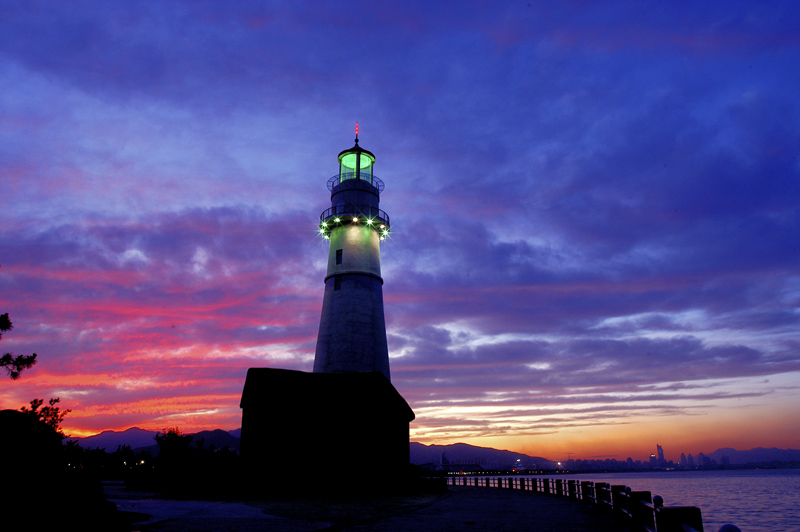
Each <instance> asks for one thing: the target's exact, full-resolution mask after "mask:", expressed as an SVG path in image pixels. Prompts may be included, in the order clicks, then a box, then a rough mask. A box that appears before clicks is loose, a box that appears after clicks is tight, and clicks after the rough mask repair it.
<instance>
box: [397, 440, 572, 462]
mask: <svg viewBox="0 0 800 532" xmlns="http://www.w3.org/2000/svg"><path fill="white" fill-rule="evenodd" d="M410 454H411V463H412V464H417V465H422V464H434V465H440V464H450V465H460V464H477V465H480V466H482V467H483V469H492V468H506V467H512V466H514V465H515V464H516V463H517V460H520V465H522V466H524V467H526V468H528V469H537V468H551V467H555V466H556V463H555V462H552V461H550V460H548V459H547V458H542V457H540V456H528V455H526V454H522V453H515V452H513V451H501V450H499V449H492V448H491V447H477V446H475V445H468V444H466V443H454V444H452V445H423V444H421V443H417V442H411V445H410Z"/></svg>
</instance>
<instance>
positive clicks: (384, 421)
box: [240, 368, 414, 491]
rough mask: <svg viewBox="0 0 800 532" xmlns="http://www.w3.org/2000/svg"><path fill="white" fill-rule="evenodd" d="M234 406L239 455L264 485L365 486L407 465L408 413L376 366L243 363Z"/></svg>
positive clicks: (268, 487)
mask: <svg viewBox="0 0 800 532" xmlns="http://www.w3.org/2000/svg"><path fill="white" fill-rule="evenodd" d="M240 406H241V408H242V436H241V449H240V452H241V457H242V460H243V462H244V464H245V467H246V469H247V473H248V475H249V476H250V477H251V479H255V478H257V479H259V480H258V481H257V482H258V483H260V484H261V486H260V487H261V488H262V489H264V490H266V491H270V490H274V489H278V490H280V489H282V488H289V489H296V490H298V489H299V490H302V491H314V489H331V488H336V489H339V488H342V489H348V488H351V489H371V487H370V484H371V482H370V481H369V478H370V477H374V478H375V486H379V485H380V484H385V483H386V478H387V477H390V476H392V475H397V476H398V478H400V477H402V475H403V473H404V472H406V471H407V470H408V468H409V423H410V422H411V421H412V420H413V419H414V412H413V411H412V410H411V408H410V407H409V406H408V403H406V401H405V399H403V397H402V396H401V395H400V394H399V393H398V392H397V390H396V389H395V387H394V386H393V385H392V383H391V382H389V380H388V379H387V378H386V377H385V376H384V375H383V374H381V373H379V372H364V373H306V372H302V371H292V370H285V369H273V368H250V369H249V370H248V371H247V380H246V381H245V385H244V391H243V392H242V400H241V404H240ZM379 475H380V480H379ZM365 480H366V482H365Z"/></svg>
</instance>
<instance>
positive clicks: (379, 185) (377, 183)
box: [328, 172, 384, 194]
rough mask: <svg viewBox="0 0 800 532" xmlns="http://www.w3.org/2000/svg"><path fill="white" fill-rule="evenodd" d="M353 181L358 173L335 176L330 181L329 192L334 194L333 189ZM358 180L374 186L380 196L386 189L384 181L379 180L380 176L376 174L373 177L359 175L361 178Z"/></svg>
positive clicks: (365, 174)
mask: <svg viewBox="0 0 800 532" xmlns="http://www.w3.org/2000/svg"><path fill="white" fill-rule="evenodd" d="M351 179H356V173H355V172H344V173H342V174H341V175H339V174H336V175H335V176H333V177H331V178H330V179H328V190H330V191H331V192H333V188H334V187H335V186H337V185H341V184H343V183H345V182H346V181H349V180H351ZM358 179H359V181H363V182H365V183H367V184H369V185H372V187H374V188H375V189H377V191H378V194H380V193H381V192H383V188H384V184H383V181H382V180H381V179H380V178H378V176H376V175H375V174H372V175H370V174H367V173H363V174H359V178H358Z"/></svg>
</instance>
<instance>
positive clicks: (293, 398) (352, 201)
mask: <svg viewBox="0 0 800 532" xmlns="http://www.w3.org/2000/svg"><path fill="white" fill-rule="evenodd" d="M374 165H375V155H373V154H372V153H370V152H369V151H367V150H365V149H363V148H362V147H360V146H359V145H358V126H356V143H355V146H353V147H352V148H350V149H348V150H344V151H343V152H341V153H340V154H339V171H338V172H337V174H336V175H335V176H333V177H331V178H330V179H329V180H328V189H329V190H330V191H331V207H330V209H326V210H325V211H324V212H323V213H322V215H321V216H320V221H319V232H320V235H321V236H322V237H323V238H325V239H326V240H328V242H329V250H328V269H327V273H326V275H325V295H324V297H323V300H322V317H321V319H320V324H319V334H318V336H317V350H316V357H315V359H314V371H313V372H311V373H307V372H303V371H295V370H288V369H279V368H273V367H264V368H250V369H249V370H248V371H247V378H246V379H245V384H244V390H242V400H241V403H240V406H241V408H242V435H241V443H240V455H241V457H242V459H243V460H244V461H245V462H246V464H247V465H246V467H245V470H246V471H247V474H246V475H245V477H246V480H247V481H248V482H252V483H253V485H254V486H256V487H257V488H258V489H263V481H264V479H265V478H269V479H272V480H273V482H274V487H275V489H277V490H279V491H280V493H285V492H286V491H287V490H289V491H298V492H305V491H314V490H321V489H322V490H327V491H330V490H336V491H337V492H342V491H343V490H344V491H347V490H356V491H358V490H362V491H363V490H364V489H368V490H369V491H370V492H371V493H372V492H375V491H376V490H377V491H380V490H381V489H383V490H386V489H394V488H395V487H396V486H398V485H401V484H403V483H408V485H411V483H412V481H413V479H412V477H411V476H404V475H405V474H406V473H404V472H407V471H408V462H409V424H410V423H411V421H413V420H414V412H413V410H411V407H409V405H408V403H407V402H406V400H405V399H403V397H402V396H401V395H400V393H399V392H398V391H397V389H396V388H395V387H394V385H392V383H391V382H390V380H389V353H388V349H387V347H386V324H385V322H384V317H383V278H382V277H381V254H380V245H381V241H382V240H385V239H386V237H387V236H388V235H389V231H390V229H389V216H388V215H387V214H386V213H385V212H383V211H382V210H380V209H379V208H378V203H379V201H380V194H381V192H383V182H382V181H381V180H380V179H378V178H377V177H376V176H375V174H374V173H373V171H372V170H373V167H374ZM309 457H313V458H314V460H316V461H317V463H319V464H324V467H325V470H326V472H327V473H328V474H327V475H325V478H324V479H316V480H315V481H314V482H312V483H309V482H306V481H305V478H304V477H303V476H299V475H298V474H297V464H298V463H305V462H308V459H309ZM378 463H379V464H381V468H380V469H375V470H369V468H366V469H365V468H364V467H361V468H359V467H356V466H355V465H356V464H362V465H367V464H378ZM384 471H392V472H393V475H394V480H393V482H392V483H388V484H387V483H386V482H385V477H384ZM365 478H366V479H368V480H366V481H365ZM398 483H399V484H398Z"/></svg>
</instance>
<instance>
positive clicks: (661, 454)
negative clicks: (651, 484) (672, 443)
mask: <svg viewBox="0 0 800 532" xmlns="http://www.w3.org/2000/svg"><path fill="white" fill-rule="evenodd" d="M656 452H657V454H658V460H659V462H663V461H664V449H662V448H661V446H660V445H659V444H656Z"/></svg>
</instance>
